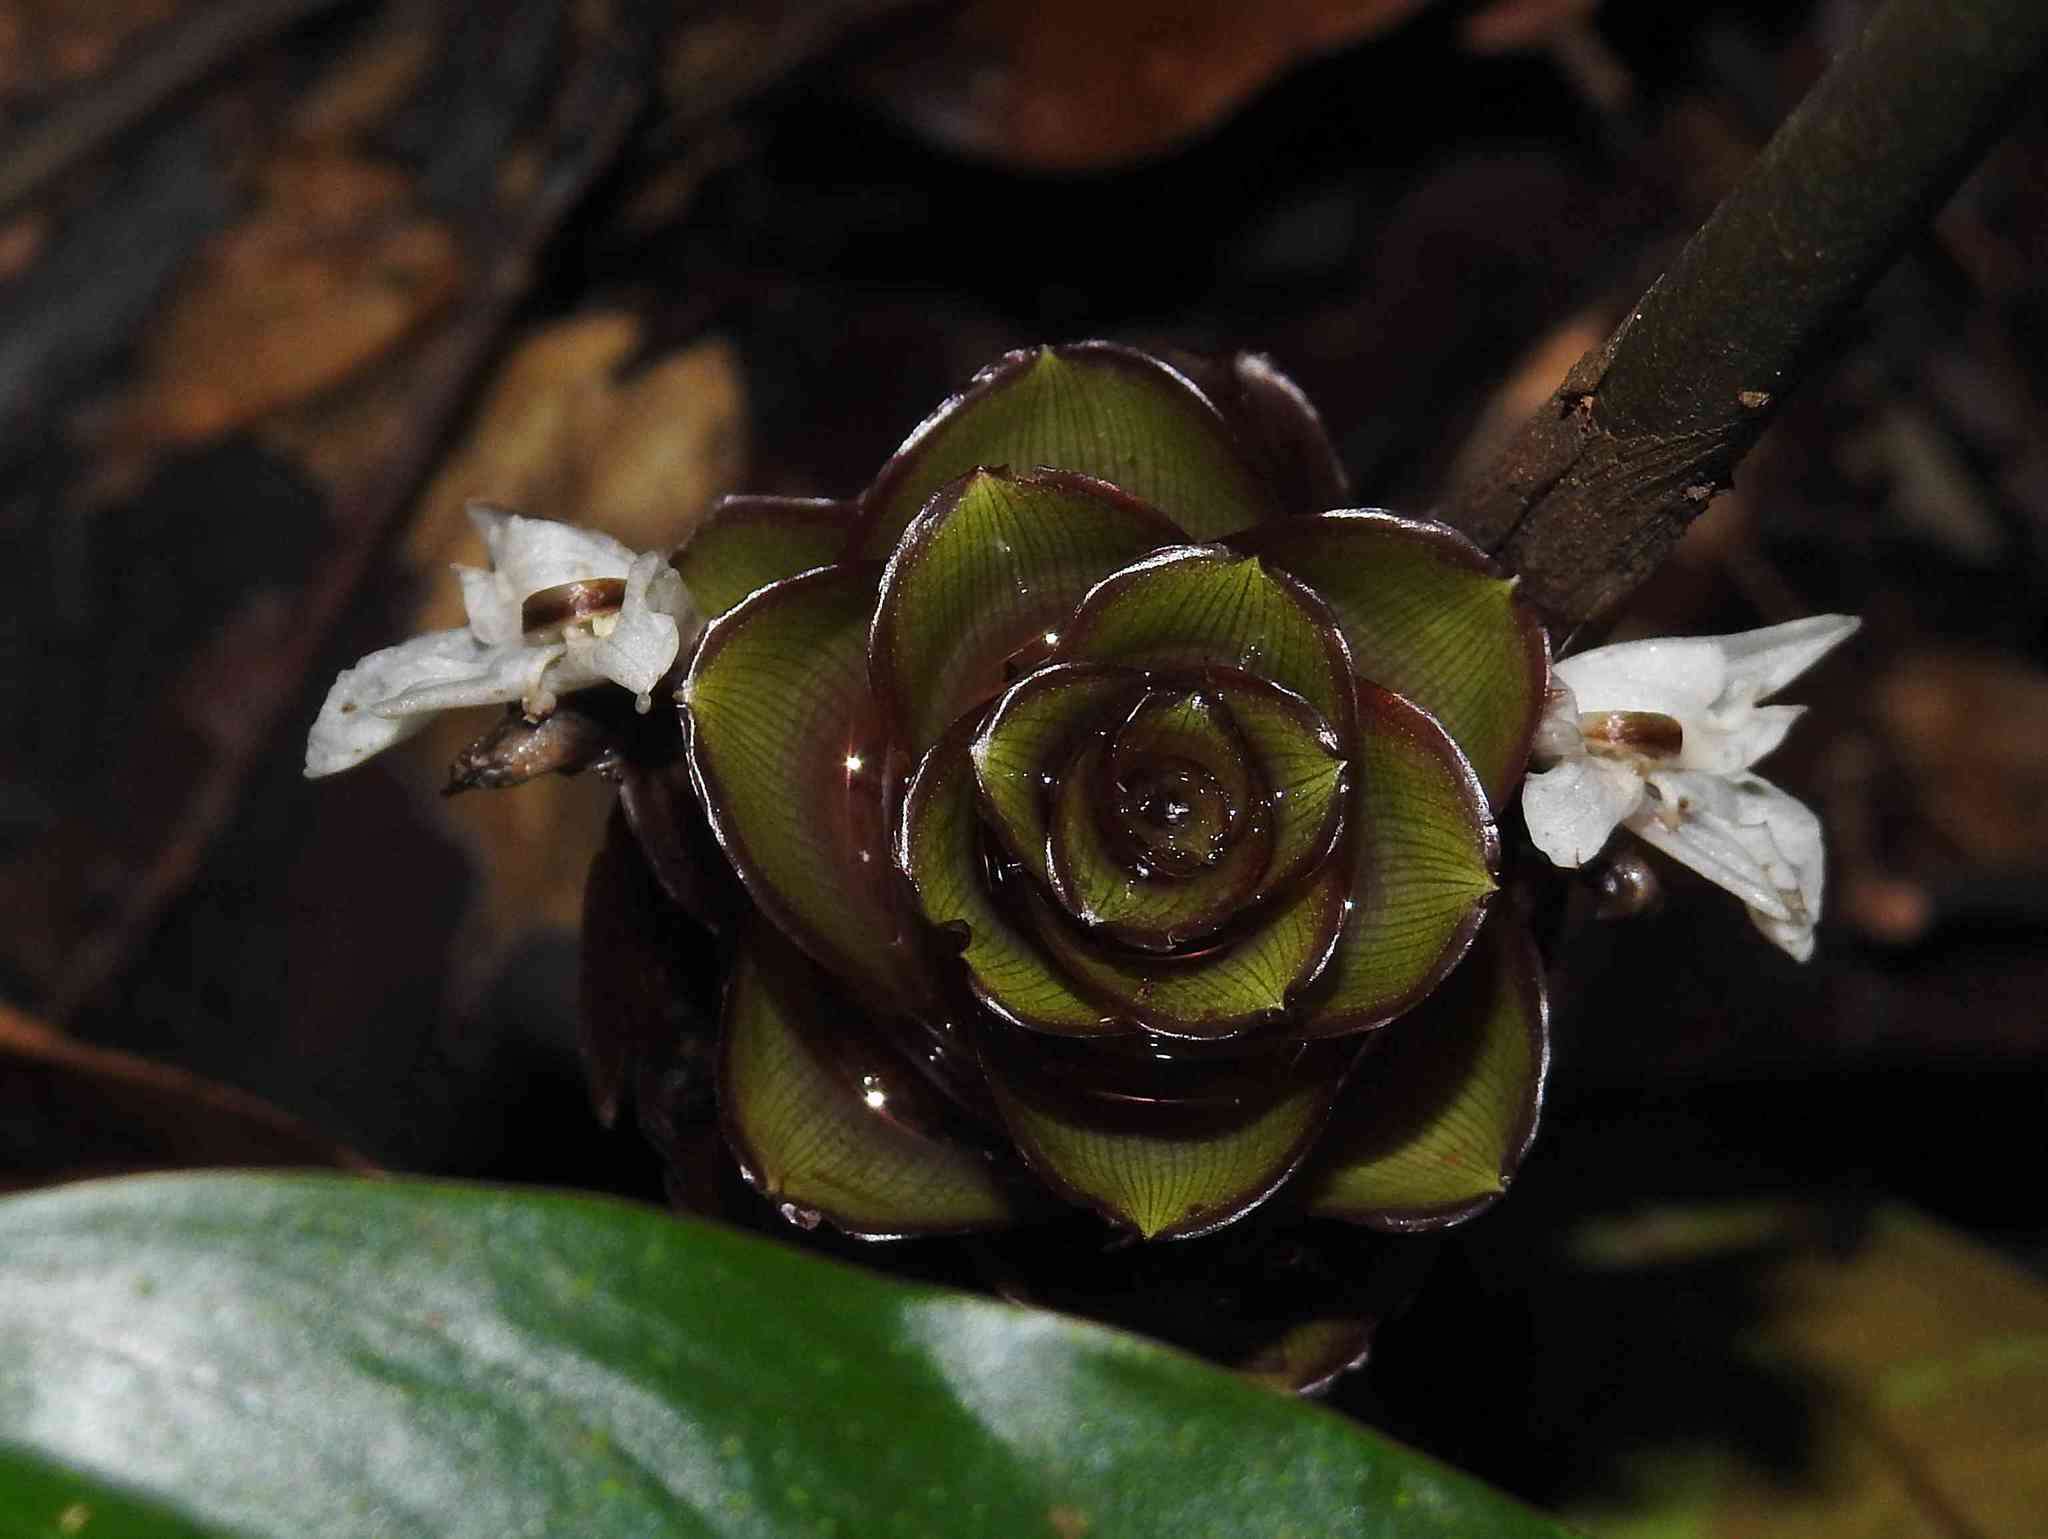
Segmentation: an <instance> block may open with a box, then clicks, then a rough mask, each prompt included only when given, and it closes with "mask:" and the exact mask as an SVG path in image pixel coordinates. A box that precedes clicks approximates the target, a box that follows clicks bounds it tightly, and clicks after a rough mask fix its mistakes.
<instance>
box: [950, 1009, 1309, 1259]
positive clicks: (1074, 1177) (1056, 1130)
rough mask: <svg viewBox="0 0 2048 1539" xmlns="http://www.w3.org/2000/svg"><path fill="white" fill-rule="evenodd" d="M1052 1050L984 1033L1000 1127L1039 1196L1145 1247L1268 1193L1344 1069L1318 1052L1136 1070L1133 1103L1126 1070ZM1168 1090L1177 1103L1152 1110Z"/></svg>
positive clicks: (1230, 1215)
mask: <svg viewBox="0 0 2048 1539" xmlns="http://www.w3.org/2000/svg"><path fill="white" fill-rule="evenodd" d="M1061 1046H1062V1047H1063V1048H1065V1049H1067V1050H1066V1051H1064V1052H1057V1053H1056V1052H1051V1051H1047V1048H1046V1044H1043V1043H1035V1042H1032V1041H1029V1040H1020V1039H1019V1038H1018V1037H1017V1035H1016V1034H1014V1033H1003V1032H996V1031H991V1032H988V1033H985V1034H984V1038H983V1045H982V1064H983V1066H984V1067H985V1068H986V1069H987V1070H988V1075H989V1082H990V1084H991V1085H992V1086H993V1087H994V1088H995V1092H996V1104H997V1105H998V1106H999V1107H1000V1108H1001V1110H1002V1113H1003V1120H1004V1121H1006V1122H1007V1123H1008V1124H1009V1126H1010V1131H1011V1132H1012V1133H1013V1134H1014V1135H1015V1136H1016V1139H1017V1146H1018V1147H1019V1148H1020V1149H1021V1150H1023V1152H1024V1157H1025V1158H1026V1159H1028V1160H1029V1161H1030V1162H1031V1164H1032V1166H1033V1167H1034V1168H1035V1169H1036V1170H1037V1171H1038V1173H1039V1174H1040V1175H1041V1176H1043V1177H1044V1178H1045V1179H1046V1180H1047V1181H1048V1182H1049V1183H1050V1184H1051V1185H1053V1186H1054V1187H1055V1188H1056V1189H1058V1190H1060V1191H1062V1192H1064V1193H1065V1194H1066V1195H1067V1196H1068V1197H1069V1198H1070V1199H1072V1200H1073V1201H1075V1202H1079V1203H1084V1204H1086V1205H1087V1206H1089V1207H1092V1208H1094V1209H1095V1210H1096V1211H1097V1212H1099V1213H1101V1214H1102V1215H1103V1216H1104V1217H1105V1218H1107V1219H1109V1220H1110V1221H1111V1222H1112V1223H1118V1224H1123V1225H1126V1226H1127V1227H1129V1228H1131V1229H1135V1230H1136V1231H1137V1232H1138V1233H1139V1235H1141V1236H1142V1237H1143V1238H1145V1239H1147V1240H1158V1239H1178V1238H1181V1237H1183V1236H1188V1235H1198V1234H1206V1233H1207V1232H1209V1231H1210V1230H1212V1229H1217V1228H1220V1227H1222V1226H1223V1225H1225V1224H1227V1223H1229V1222H1230V1221H1231V1220H1232V1219H1235V1218H1237V1217H1239V1216H1240V1215H1241V1214H1243V1213H1246V1212H1248V1211H1249V1210H1251V1209H1252V1208H1254V1207H1256V1206H1257V1205H1258V1204H1259V1203H1261V1202H1263V1201H1264V1200H1265V1199H1266V1198H1267V1197H1269V1196H1271V1195H1272V1193H1273V1192H1274V1191H1275V1190H1277V1189H1278V1188H1279V1186H1280V1184H1281V1183H1282V1182H1283V1181H1285V1180H1286V1179H1287V1175H1288V1172H1290V1171H1291V1170H1293V1169H1294V1167H1295V1165H1296V1164H1297V1163H1298V1162H1299V1160H1300V1159H1301V1157H1302V1154H1303V1152H1304V1151H1305V1150H1306V1149H1307V1148H1308V1146H1309V1144H1310V1143H1311V1142H1312V1141H1313V1140H1314V1139H1315V1136H1316V1134H1317V1132H1318V1131H1320V1130H1321V1128H1322V1126H1323V1122H1324V1119H1325V1118H1326V1117H1327V1116H1328V1114H1329V1109H1330V1102H1331V1098H1332V1096H1333V1095H1334V1093H1335V1090H1336V1085H1337V1079H1338V1076H1339V1075H1340V1074H1341V1073H1342V1069H1343V1063H1344V1058H1343V1055H1342V1054H1341V1053H1339V1052H1337V1051H1335V1050H1334V1048H1335V1045H1334V1044H1331V1043H1318V1044H1315V1045H1314V1046H1312V1047H1310V1048H1309V1049H1307V1050H1306V1051H1305V1052H1302V1053H1300V1054H1298V1055H1295V1054H1289V1055H1282V1056H1281V1057H1280V1058H1279V1060H1278V1061H1272V1062H1269V1061H1266V1060H1257V1061H1255V1064H1254V1066H1253V1067H1252V1068H1250V1069H1248V1070H1246V1071H1244V1072H1240V1071H1239V1070H1238V1069H1236V1068H1235V1067H1226V1068H1223V1069H1219V1070H1213V1071H1205V1070H1202V1069H1200V1068H1195V1069H1193V1070H1192V1071H1188V1070H1186V1069H1185V1068H1183V1071H1182V1072H1181V1073H1179V1074H1175V1073H1173V1072H1172V1071H1171V1070H1169V1069H1167V1068H1162V1067H1160V1066H1157V1065H1146V1064H1143V1063H1138V1064H1137V1068H1138V1070H1139V1071H1140V1073H1139V1075H1138V1076H1137V1077H1138V1078H1141V1079H1142V1080H1143V1083H1144V1088H1143V1092H1142V1093H1140V1092H1138V1091H1136V1090H1135V1089H1130V1088H1126V1087H1124V1085H1123V1083H1122V1082H1123V1080H1124V1079H1125V1078H1126V1077H1128V1076H1129V1068H1128V1066H1127V1065H1121V1064H1117V1065H1112V1064H1109V1063H1106V1062H1104V1061H1102V1060H1101V1059H1100V1057H1099V1055H1097V1054H1090V1053H1089V1051H1088V1046H1087V1044H1080V1043H1073V1044H1061ZM1290 1057H1291V1058H1292V1062H1289V1061H1288V1060H1289V1058H1290ZM1091 1058H1093V1059H1094V1061H1093V1062H1091V1061H1090V1060H1091ZM1181 1079H1191V1080H1192V1081H1193V1083H1192V1085H1191V1086H1189V1087H1187V1090H1186V1093H1185V1095H1184V1098H1182V1099H1165V1097H1168V1096H1174V1095H1176V1094H1181V1093H1182V1092H1181V1091H1179V1090H1177V1089H1176V1083H1175V1082H1176V1081H1177V1080H1181ZM1205 1081H1207V1083H1205Z"/></svg>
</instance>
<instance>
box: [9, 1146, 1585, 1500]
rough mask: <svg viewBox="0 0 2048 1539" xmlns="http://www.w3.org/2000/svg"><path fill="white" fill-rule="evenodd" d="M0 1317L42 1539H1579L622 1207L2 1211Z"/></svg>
mask: <svg viewBox="0 0 2048 1539" xmlns="http://www.w3.org/2000/svg"><path fill="white" fill-rule="evenodd" d="M0 1297H4V1298H5V1299H6V1300H7V1303H8V1307H7V1308H6V1310H5V1311H0V1445H4V1446H5V1447H6V1448H7V1449H8V1453H7V1455H6V1457H5V1458H4V1459H0V1513H5V1514H7V1515H8V1517H9V1518H10V1519H11V1520H13V1521H14V1522H15V1524H16V1525H17V1526H19V1527H26V1529H27V1531H28V1532H29V1533H31V1534H35V1533H40V1532H46V1531H47V1532H50V1533H52V1534H62V1533H64V1532H65V1530H64V1528H63V1527H61V1526H59V1523H60V1521H61V1519H62V1515H63V1513H65V1512H67V1511H69V1510H70V1508H71V1506H72V1505H73V1504H75V1503H84V1504H86V1505H87V1506H88V1507H89V1508H90V1506H91V1503H92V1502H93V1501H94V1500H95V1498H96V1497H97V1496H98V1494H99V1492H100V1491H101V1490H103V1489H104V1483H106V1482H115V1481H118V1482H120V1483H122V1484H125V1485H126V1486H128V1487H129V1490H130V1496H131V1500H132V1501H133V1502H134V1503H135V1504H136V1505H135V1506H134V1507H132V1508H131V1509H130V1510H129V1512H128V1513H126V1514H123V1516H124V1518H125V1519H126V1521H127V1525H128V1526H126V1527H123V1528H116V1527H115V1526H114V1525H113V1524H112V1523H111V1522H110V1523H109V1524H108V1525H107V1527H106V1528H105V1529H100V1528H98V1527H97V1526H87V1527H85V1528H83V1529H82V1530H80V1531H82V1532H83V1533H85V1534H86V1535H88V1536H91V1535H93V1534H96V1533H100V1532H107V1533H119V1534H123V1535H127V1536H130V1539H172V1536H176V1539H186V1536H189V1535H196V1534H207V1535H215V1536H225V1535H229V1534H233V1535H237V1536H239V1539H272V1536H275V1539H285V1536H291V1539H299V1536H303V1535H307V1534H318V1535H320V1536H322V1539H370V1536H373V1535H374V1536H378V1539H389V1536H394V1535H406V1536H411V1535H421V1536H427V1535H431V1536H434V1539H524V1536H552V1535H565V1534H574V1535H577V1536H579V1539H613V1536H623V1535H637V1536H661V1539H665V1536H670V1535H674V1536H692V1539H742V1536H746V1539H763V1536H782V1535H802V1534H816V1533H821V1532H833V1533H838V1534H841V1535H871V1534H872V1535H889V1534H898V1533H901V1534H917V1535H929V1536H932V1539H952V1536H956V1535H957V1536H962V1539H966V1536H970V1535H971V1536H976V1539H979V1536H985V1535H990V1534H1003V1535H1020V1536H1043V1539H1060V1536H1061V1535H1062V1533H1067V1534H1072V1533H1080V1532H1086V1533H1091V1534H1101V1535H1109V1534H1114V1535H1117V1536H1119V1539H1147V1536H1154V1535H1157V1536H1161V1539H1165V1536H1172V1539H1224V1536H1233V1539H1234V1536H1239V1535H1246V1534H1261V1535H1264V1534H1282V1533H1286V1534H1295V1535H1301V1536H1304V1539H1324V1536H1329V1539H1335V1536H1338V1535H1364V1536H1367V1539H1423V1536H1436V1535H1441V1534H1443V1533H1445V1532H1456V1533H1464V1534H1470V1535H1486V1536H1497V1539H1560V1536H1561V1535H1562V1534H1563V1530H1561V1529H1560V1528H1559V1527H1558V1526H1557V1525H1556V1524H1555V1523H1553V1522H1550V1521H1548V1520H1546V1519H1543V1518H1540V1517H1538V1516H1536V1515H1535V1514H1532V1513H1530V1512H1528V1511H1526V1510H1525V1509H1522V1508H1520V1507H1519V1506H1517V1505H1515V1504H1514V1503H1512V1502H1509V1501H1507V1500H1506V1499H1504V1498H1501V1497H1499V1496H1496V1495H1494V1494H1492V1493H1490V1492H1488V1491H1486V1490H1485V1489H1483V1488H1481V1487H1479V1486H1478V1485H1477V1484H1476V1483H1475V1482H1473V1481H1471V1480H1469V1479H1467V1478H1465V1477H1462V1476H1459V1475H1456V1474H1454V1473H1452V1472H1450V1471H1447V1470H1445V1469H1443V1468H1441V1467H1439V1466H1437V1465H1435V1464H1433V1463H1431V1462H1430V1461H1428V1460H1426V1459H1423V1458H1421V1457H1419V1456H1417V1455H1415V1454H1412V1453H1410V1452H1408V1451H1406V1450H1404V1449H1401V1448H1399V1447H1396V1446H1394V1445H1392V1444H1389V1443H1387V1442H1385V1441H1383V1440H1381V1439H1379V1438H1377V1437H1375V1436H1373V1435H1371V1434H1369V1433H1367V1432H1365V1431H1363V1430H1361V1429H1360V1428H1358V1427H1357V1426H1355V1425H1353V1424H1351V1423H1348V1422H1345V1421H1343V1420H1340V1419H1339V1418H1337V1417H1335V1416H1333V1415H1330V1414H1328V1413H1326V1412H1324V1411H1322V1410H1320V1409H1318V1408H1316V1407H1314V1406H1312V1405H1306V1404H1303V1403H1301V1402H1299V1401H1296V1400H1292V1399H1289V1398H1286V1397H1283V1396H1279V1395H1275V1394H1272V1393H1271V1392H1270V1391H1266V1390H1263V1389H1260V1388H1258V1387H1257V1386H1254V1385H1250V1384H1246V1383H1243V1382H1242V1381H1240V1380H1238V1379H1236V1378H1234V1377H1233V1376H1231V1375H1229V1374H1226V1373H1222V1372H1219V1371H1217V1370H1215V1369H1213V1368H1208V1367H1204V1366H1202V1365H1200V1364H1198V1363H1196V1362H1194V1361H1192V1360H1190V1359H1188V1358H1186V1357H1183V1356H1181V1355H1179V1354H1178V1353H1174V1352H1171V1351H1167V1350H1164V1349H1161V1348H1158V1347H1155V1346H1152V1345H1149V1344H1147V1343H1145V1342H1142V1341H1140V1340H1138V1339H1136V1338H1134V1337H1130V1336H1126V1335H1122V1334H1120V1333H1117V1332H1112V1331H1108V1330H1104V1329H1102V1328H1100V1327H1096V1326H1090V1325H1084V1324H1081V1323H1079V1322H1077V1321H1073V1320H1070V1319H1066V1318H1063V1317H1059V1316H1055V1315H1050V1314H1043V1313H1034V1312H1029V1311H1024V1310H1019V1309H1015V1308H1012V1307H1009V1306H1005V1305H999V1304H993V1303H990V1302H987V1301H985V1300H979V1299H972V1298H967V1297H962V1296H959V1295H955V1294H948V1293H942V1292H938V1291H935V1290H930V1289H923V1288H911V1287H906V1286H903V1285H901V1284H897V1283H892V1282H888V1281H885V1280H883V1279H881V1278H878V1277H875V1276H873V1275H871V1274H868V1273H865V1272H861V1271H857V1270H854V1269H851V1268H848V1267H844V1266H841V1265H837V1264H835V1263H831V1262H827V1261H822V1260H818V1259H815V1258H810V1257H805V1256H802V1255H799V1254H797V1253H796V1252H794V1251H791V1250H789V1249H787V1248H785V1247H783V1246H780V1245H775V1244H771V1243H768V1242H765V1241H763V1240H760V1239H757V1238H753V1237H749V1236H746V1235H742V1234H740V1233H737V1232H734V1231H731V1230H727V1229H723V1228H719V1227H715V1226H710V1225H699V1224H689V1223H681V1222H677V1221H675V1220H672V1219H669V1218H667V1217H665V1216H663V1215H660V1214H657V1213H655V1212H652V1211H650V1210H648V1209H644V1208H638V1207H633V1206H628V1205H625V1204H621V1203H615V1202H610V1201H597V1200H590V1199H577V1198H572V1197H565V1196H559V1195H553V1194H544V1193H538V1192H530V1191H529V1192H516V1193H515V1192H499V1191H491V1190H483V1189H472V1188H456V1187H440V1186H429V1185H425V1184H415V1183H409V1182H374V1183H373V1182H347V1181H341V1180H333V1179H318V1178H277V1177H220V1176H200V1177H182V1178H175V1179H154V1180H142V1181H123V1182H115V1183H106V1184H101V1185H89V1186H75V1187H69V1188H60V1189H57V1190H53V1191H50V1192H46V1193H41V1194H38V1195H35V1196H31V1197H22V1198H14V1199H11V1200H9V1201H7V1202H5V1203H0ZM67 1467H68V1468H67ZM56 1504H62V1505H61V1506H57V1505H56ZM53 1506H56V1510H55V1511H52V1510H51V1509H52V1507H53ZM151 1506H154V1507H156V1508H159V1509H168V1510H171V1511H175V1512H177V1513H178V1514H179V1515H180V1516H181V1517H182V1519H183V1522H184V1526H183V1527H180V1526H179V1525H178V1524H177V1523H174V1522H172V1521H169V1520H165V1521H163V1522H161V1523H159V1522H158V1521H157V1520H156V1519H155V1517H154V1515H153V1514H152V1513H150V1512H148V1510H147V1509H148V1507H151ZM108 1515H109V1517H112V1516H113V1515H114V1513H113V1509H111V1508H109V1509H108ZM88 1516H90V1512H89V1513H88ZM75 1528H76V1525H75V1520H74V1530H75Z"/></svg>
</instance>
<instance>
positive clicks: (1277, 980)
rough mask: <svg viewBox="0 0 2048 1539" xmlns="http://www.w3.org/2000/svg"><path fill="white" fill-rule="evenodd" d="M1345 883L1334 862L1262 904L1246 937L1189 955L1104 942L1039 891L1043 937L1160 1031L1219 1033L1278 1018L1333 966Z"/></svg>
mask: <svg viewBox="0 0 2048 1539" xmlns="http://www.w3.org/2000/svg"><path fill="white" fill-rule="evenodd" d="M1345 886H1346V883H1345V873H1344V872H1343V871H1342V870H1337V869H1331V870H1325V871H1323V872H1322V873H1320V874H1319V875H1318V876H1317V877H1316V878H1315V879H1314V880H1313V881H1311V882H1307V883H1304V884H1303V886H1302V887H1301V888H1300V890H1299V891H1297V892H1294V893H1291V894H1289V895H1288V896H1286V897H1284V898H1282V899H1280V900H1279V901H1278V902H1276V903H1275V904H1273V905H1272V906H1271V907H1270V908H1268V909H1264V910H1261V911H1260V912H1259V914H1258V916H1257V917H1256V918H1255V919H1254V920H1252V922H1251V924H1250V926H1249V929H1248V931H1247V933H1246V934H1244V935H1243V936H1240V937H1237V938H1234V939H1232V940H1230V941H1228V942H1226V943H1225V944H1223V945H1221V946H1218V947H1217V948H1216V949H1215V950H1213V951H1211V952H1207V953H1205V954H1202V955H1200V956H1198V957H1195V958H1193V959H1187V960H1184V959H1180V958H1161V957H1156V956H1147V955H1146V954H1144V953H1143V952H1133V951H1123V950H1121V949H1120V948H1118V947H1116V946H1114V945H1096V944H1094V943H1093V942H1092V941H1091V940H1090V938H1089V937H1087V936H1084V935H1082V934H1080V933H1078V931H1077V927H1076V926H1075V925H1074V923H1073V921H1072V920H1070V919H1069V918H1068V917H1067V916H1066V914H1065V913H1064V912H1062V911H1061V910H1059V909H1057V908H1055V907H1054V906H1053V904H1052V903H1050V902H1049V901H1047V900H1045V899H1042V898H1040V897H1038V895H1037V894H1035V893H1033V894H1031V903H1030V907H1031V911H1032V917H1033V918H1034V919H1036V920H1037V922H1038V938H1039V940H1040V941H1041V942H1042V943H1043V944H1044V946H1045V948H1046V950H1047V951H1049V952H1050V953H1052V955H1053V957H1054V958H1055V959H1056V960H1057V962H1058V964H1059V966H1060V968H1061V969H1062V970H1064V971H1065V972H1066V973H1067V974H1068V975H1069V976H1070V977H1072V978H1074V979H1075V980H1077V981H1078V982H1079V984H1080V985H1081V987H1082V988H1083V989H1084V990H1085V991H1086V992H1087V993H1089V994H1090V995H1092V996H1094V997H1095V998H1097V999H1100V1000H1101V1001H1102V1002H1103V1003H1104V1004H1107V1005H1110V1006H1113V1007H1114V1008H1115V1010H1116V1012H1117V1013H1118V1014H1119V1015H1120V1016H1122V1017H1123V1018H1124V1019H1126V1020H1131V1021H1136V1022H1137V1023H1138V1024H1139V1025H1141V1026H1144V1027H1147V1028H1149V1029H1150V1030H1152V1031H1156V1032H1158V1033H1159V1034H1160V1035H1161V1036H1168V1037H1188V1038H1194V1039H1198V1040H1202V1041H1216V1040H1220V1039H1222V1038H1225V1037H1235V1036H1240V1035H1242V1034H1243V1033H1245V1032H1247V1031H1252V1030H1254V1029H1256V1028H1257V1027H1260V1026H1267V1025H1271V1024H1273V1023H1274V1022H1276V1021H1279V1020H1280V1019H1281V1018H1282V1017H1284V1016H1285V1015H1286V1014H1287V1011H1288V1007H1289V1005H1290V1004H1291V1003H1292V1002H1293V999H1294V996H1295V995H1296V994H1297V993H1298V992H1299V991H1300V990H1301V989H1302V988H1304V987H1305V986H1306V985H1307V984H1308V983H1309V982H1310V980H1312V979H1313V978H1315V977H1316V975H1317V974H1318V973H1319V972H1321V971H1322V970H1323V969H1324V968H1325V966H1328V965H1334V964H1332V963H1331V948H1332V945H1333V943H1334V942H1335V941H1336V940H1337V937H1338V933H1339V931H1340V930H1341V929H1342V928H1343V925H1344V914H1345V905H1344V892H1345Z"/></svg>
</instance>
